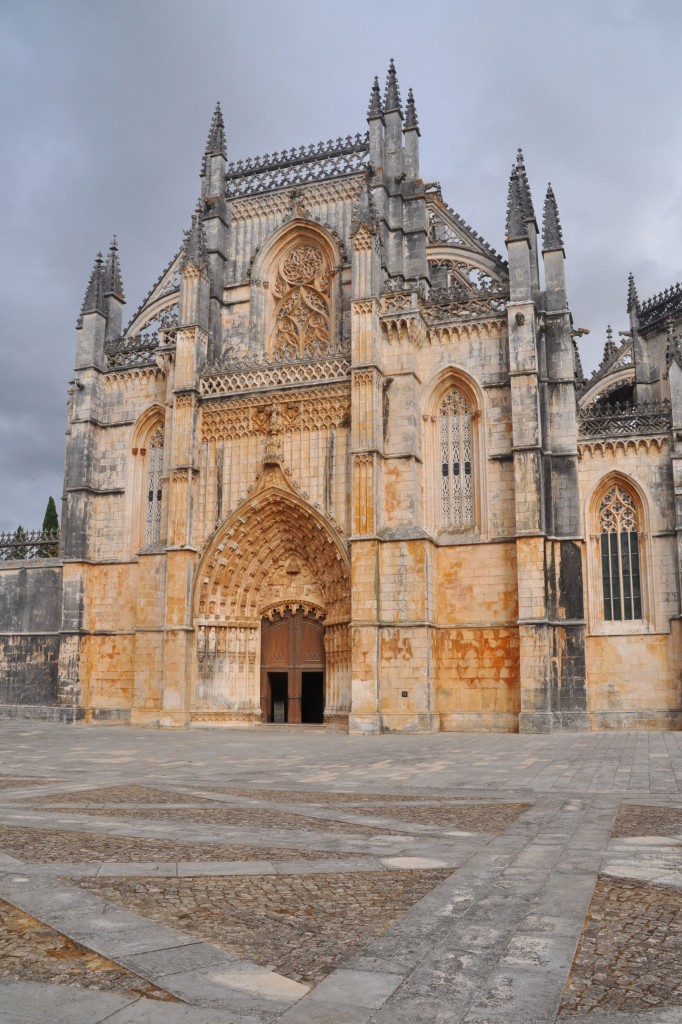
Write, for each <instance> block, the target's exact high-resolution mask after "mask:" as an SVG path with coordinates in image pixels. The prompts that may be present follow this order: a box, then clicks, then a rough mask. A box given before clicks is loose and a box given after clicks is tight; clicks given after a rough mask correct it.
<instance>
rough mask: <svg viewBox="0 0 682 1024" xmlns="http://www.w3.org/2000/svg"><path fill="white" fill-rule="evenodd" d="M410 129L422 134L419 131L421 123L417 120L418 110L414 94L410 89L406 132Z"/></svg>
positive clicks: (406, 113)
mask: <svg viewBox="0 0 682 1024" xmlns="http://www.w3.org/2000/svg"><path fill="white" fill-rule="evenodd" d="M408 128H414V129H415V130H416V132H417V134H419V135H420V134H421V132H420V131H419V121H418V119H417V108H416V106H415V102H414V94H413V92H412V90H411V89H410V90H409V92H408V94H407V106H406V108H405V131H407V129H408Z"/></svg>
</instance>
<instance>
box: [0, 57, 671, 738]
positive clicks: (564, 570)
mask: <svg viewBox="0 0 682 1024" xmlns="http://www.w3.org/2000/svg"><path fill="white" fill-rule="evenodd" d="M419 137H420V132H419V125H418V120H417V113H416V108H415V103H414V99H413V96H412V94H411V93H410V94H409V96H408V99H407V102H406V104H405V105H404V106H403V103H402V101H401V97H400V91H399V87H398V80H397V76H396V73H395V68H394V67H393V64H391V67H390V69H389V73H388V76H387V81H386V86H385V89H384V91H383V94H382V92H381V91H380V89H379V85H378V83H377V82H376V81H375V84H374V87H373V89H372V91H371V97H370V105H369V112H368V132H367V134H365V135H362V134H361V135H357V136H355V137H349V138H346V139H338V140H337V141H336V142H329V143H321V144H320V145H319V146H310V147H308V148H303V149H299V150H291V151H288V152H283V153H280V154H274V155H273V156H266V157H264V158H262V159H260V158H256V159H253V160H247V161H244V162H240V163H237V164H229V163H228V162H227V154H226V144H225V132H224V127H223V119H222V115H221V112H220V108H219V107H218V108H216V112H215V114H214V117H213V121H212V124H211V128H210V133H209V138H208V142H207V146H206V151H205V154H204V159H203V166H202V170H201V196H200V199H199V202H198V204H197V207H196V210H195V212H194V214H193V216H192V221H191V227H190V229H189V231H188V232H187V233H186V236H185V239H184V242H183V245H182V247H181V249H180V251H179V252H178V253H177V254H176V255H175V256H174V258H173V259H172V260H171V262H170V263H169V264H168V266H167V267H166V269H165V270H164V271H163V273H162V274H161V276H160V277H159V279H158V281H157V282H156V284H155V285H154V286H153V288H152V289H151V291H150V292H149V295H148V296H147V298H146V299H145V301H144V302H143V304H142V306H141V307H140V309H138V310H137V312H136V313H135V314H134V316H133V317H132V320H131V321H130V322H129V324H128V326H127V327H126V328H125V329H124V328H123V305H124V295H123V287H122V282H121V271H120V267H119V259H118V253H117V249H116V245H115V243H113V244H112V247H111V249H110V250H109V253H108V256H107V258H106V259H102V258H101V257H98V259H97V261H96V263H95V266H94V269H93V272H92V276H91V278H90V281H89V284H88V288H87V292H86V296H85V300H84V303H83V308H82V312H81V315H80V318H79V322H78V330H77V342H76V361H75V377H74V381H73V383H72V386H71V390H70V403H69V416H68V427H67V445H66V469H65V482H64V502H63V520H62V530H61V541H60V551H59V557H57V558H37V559H23V560H17V559H16V558H12V557H11V556H12V552H11V550H10V551H9V552H8V554H9V557H8V558H6V559H5V561H4V562H2V563H0V631H2V634H3V635H2V639H1V642H0V652H1V654H0V664H1V665H2V675H3V678H4V682H1V683H0V701H1V702H2V708H1V709H0V713H2V714H4V715H27V716H31V715H36V716H43V717H45V716H50V717H56V718H62V719H65V720H79V719H85V720H87V721H93V722H95V721H99V722H117V721H125V722H130V723H132V724H135V725H142V726H158V725H160V726H175V727H182V726H188V725H201V726H206V725H230V726H234V725H244V726H251V725H253V726H256V725H260V724H261V723H263V722H275V723H278V722H288V723H292V724H293V723H298V722H303V723H313V722H316V723H325V724H326V725H327V726H329V727H337V728H343V729H349V730H350V731H351V732H353V733H375V732H382V731H383V732H385V731H414V732H432V731H437V730H450V731H452V730H481V731H486V730H488V731H492V730H494V731H517V730H519V731H522V732H549V731H552V730H560V729H569V730H587V729H602V728H607V729H612V728H675V729H677V728H679V727H680V724H682V715H681V703H680V701H681V694H680V684H681V670H682V651H681V647H680V566H681V559H682V544H681V542H680V541H681V534H682V473H681V468H682V467H681V465H680V460H681V458H682V347H681V345H680V341H679V340H678V338H677V334H676V330H677V328H678V326H679V323H680V319H681V315H682V289H681V288H680V286H677V287H676V288H673V289H669V290H668V291H667V292H665V293H663V294H662V295H659V296H656V297H654V298H653V299H651V300H649V301H647V302H643V303H640V302H639V299H638V297H637V293H636V290H635V285H634V281H632V279H631V280H630V284H629V291H628V314H629V330H628V331H627V332H622V341H620V342H619V343H618V344H616V343H615V342H614V341H613V338H612V336H611V334H610V333H609V337H608V338H607V342H606V346H605V352H604V359H603V361H602V365H601V367H600V369H599V370H598V371H597V372H596V373H595V374H594V375H593V376H592V378H591V379H590V380H586V379H585V378H584V375H583V373H582V370H581V367H580V360H579V357H578V352H577V347H576V343H575V337H576V334H578V333H579V332H577V331H575V330H574V327H573V322H572V318H571V313H570V310H569V308H568V305H567V300H566V290H565V273H564V264H565V257H564V246H563V239H562V231H561V226H560V223H559V216H558V211H557V205H556V201H555V198H554V195H553V192H552V189H551V187H549V188H548V190H547V193H546V198H545V201H544V211H543V218H542V230H541V231H540V230H539V228H538V223H537V219H536V214H535V211H534V206H533V200H532V196H531V190H530V186H529V181H528V177H527V174H526V170H525V167H524V163H523V157H522V155H521V154H520V153H519V155H518V156H517V159H516V162H515V163H514V166H513V168H512V172H511V176H510V180H509V186H508V206H507V224H506V241H507V259H506V260H504V259H502V258H501V257H500V256H499V255H498V254H497V253H496V252H495V251H494V250H493V249H492V248H491V247H490V246H489V245H488V244H487V243H486V242H485V241H484V240H483V239H482V238H481V237H480V236H479V235H478V234H477V233H476V232H475V231H474V230H473V229H472V228H471V227H470V226H469V225H468V224H467V223H466V222H465V221H464V220H463V219H462V218H461V217H460V216H459V215H458V214H456V213H455V212H454V211H453V210H452V209H450V207H449V206H448V205H447V204H446V202H445V200H444V199H443V197H442V194H441V191H440V188H439V186H438V185H437V184H426V183H425V182H424V181H423V180H422V178H421V172H420V167H419ZM38 553H40V552H38Z"/></svg>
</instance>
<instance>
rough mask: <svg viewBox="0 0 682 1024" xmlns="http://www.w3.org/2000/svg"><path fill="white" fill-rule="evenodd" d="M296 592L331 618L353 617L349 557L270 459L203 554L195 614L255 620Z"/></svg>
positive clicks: (214, 619) (210, 619) (208, 619)
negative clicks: (266, 466)
mask: <svg viewBox="0 0 682 1024" xmlns="http://www.w3.org/2000/svg"><path fill="white" fill-rule="evenodd" d="M292 600H296V601H299V602H307V603H308V604H311V605H315V606H316V607H318V608H321V609H322V610H323V612H324V613H325V615H326V619H327V622H328V623H330V624H333V623H334V622H347V621H348V620H349V619H350V564H349V561H348V554H347V552H346V549H345V547H344V545H343V542H342V541H341V538H340V537H338V536H337V535H336V534H335V533H334V531H333V530H332V527H331V526H330V524H329V523H328V522H327V521H326V520H325V519H324V518H323V517H322V516H321V515H320V514H319V513H318V512H317V511H316V510H315V509H313V508H312V507H311V506H310V505H309V504H308V503H307V502H306V501H305V500H303V499H302V498H301V497H300V496H299V495H297V494H296V493H295V492H294V490H293V488H292V486H291V485H290V484H289V483H288V481H287V479H286V477H285V476H284V474H283V473H282V472H281V470H280V468H279V467H278V466H272V467H268V468H267V469H266V470H265V472H264V473H263V476H262V477H261V479H260V480H259V483H258V486H257V488H256V490H255V491H254V493H253V494H252V496H251V497H250V498H249V499H248V500H247V501H246V502H245V503H244V505H242V506H241V508H240V509H239V510H238V511H237V512H235V513H233V515H231V516H230V518H229V519H228V520H227V522H226V523H225V524H223V526H222V527H221V528H220V529H219V530H218V532H217V534H216V535H215V538H214V539H213V541H212V543H211V545H210V547H209V549H208V551H207V553H206V554H205V555H204V557H203V559H202V561H201V563H200V566H199V569H198V570H197V591H196V597H195V601H196V605H195V607H196V615H197V619H198V621H199V622H201V623H203V624H205V625H208V624H209V623H215V624H216V625H217V624H219V623H221V622H222V623H229V622H248V621H252V622H257V621H260V618H261V616H262V615H263V614H264V611H265V610H266V609H268V608H271V607H272V606H273V605H275V604H278V603H281V602H287V601H292ZM207 642H208V641H207ZM216 643H217V641H216Z"/></svg>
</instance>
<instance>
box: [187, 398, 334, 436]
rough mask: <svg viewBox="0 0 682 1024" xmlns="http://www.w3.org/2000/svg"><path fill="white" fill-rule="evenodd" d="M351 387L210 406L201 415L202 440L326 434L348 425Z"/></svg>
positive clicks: (243, 399)
mask: <svg viewBox="0 0 682 1024" xmlns="http://www.w3.org/2000/svg"><path fill="white" fill-rule="evenodd" d="M349 418H350V385H348V384H334V385H331V386H329V387H320V388H310V389H309V390H306V391H283V392H277V394H276V395H273V396H272V399H271V401H269V402H265V401H264V400H263V396H262V395H253V396H251V397H249V398H231V399H229V400H226V401H213V402H207V403H205V405H204V406H203V408H202V414H201V439H202V440H203V441H220V440H226V439H228V438H235V437H252V436H259V435H266V434H268V433H270V432H272V431H273V429H275V427H276V429H277V430H278V431H279V432H281V433H291V431H293V430H322V429H325V428H329V427H340V426H344V425H347V423H348V422H349Z"/></svg>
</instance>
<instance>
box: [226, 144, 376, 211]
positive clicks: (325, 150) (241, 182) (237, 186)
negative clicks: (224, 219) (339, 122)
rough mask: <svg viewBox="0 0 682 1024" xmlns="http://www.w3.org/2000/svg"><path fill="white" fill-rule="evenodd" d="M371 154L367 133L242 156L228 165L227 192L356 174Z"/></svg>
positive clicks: (234, 193)
mask: <svg viewBox="0 0 682 1024" xmlns="http://www.w3.org/2000/svg"><path fill="white" fill-rule="evenodd" d="M368 156H369V138H368V136H367V134H365V135H355V136H351V135H349V136H347V137H346V138H345V139H341V138H340V139H336V141H332V140H330V141H329V142H320V143H319V144H318V145H317V146H301V147H300V149H291V150H286V149H285V150H282V152H281V153H273V154H272V155H270V154H268V153H266V155H265V156H264V157H253V158H252V159H250V160H240V161H238V162H237V163H236V164H228V166H227V173H226V175H225V184H226V190H227V195H228V197H230V196H247V195H251V194H253V193H262V192H269V191H273V190H275V189H281V188H284V187H286V186H287V185H300V184H303V183H304V182H307V181H315V180H316V179H320V178H322V179H324V178H336V177H344V176H346V175H349V174H354V173H355V174H357V173H358V172H361V171H364V169H365V166H366V163H367V159H368Z"/></svg>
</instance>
